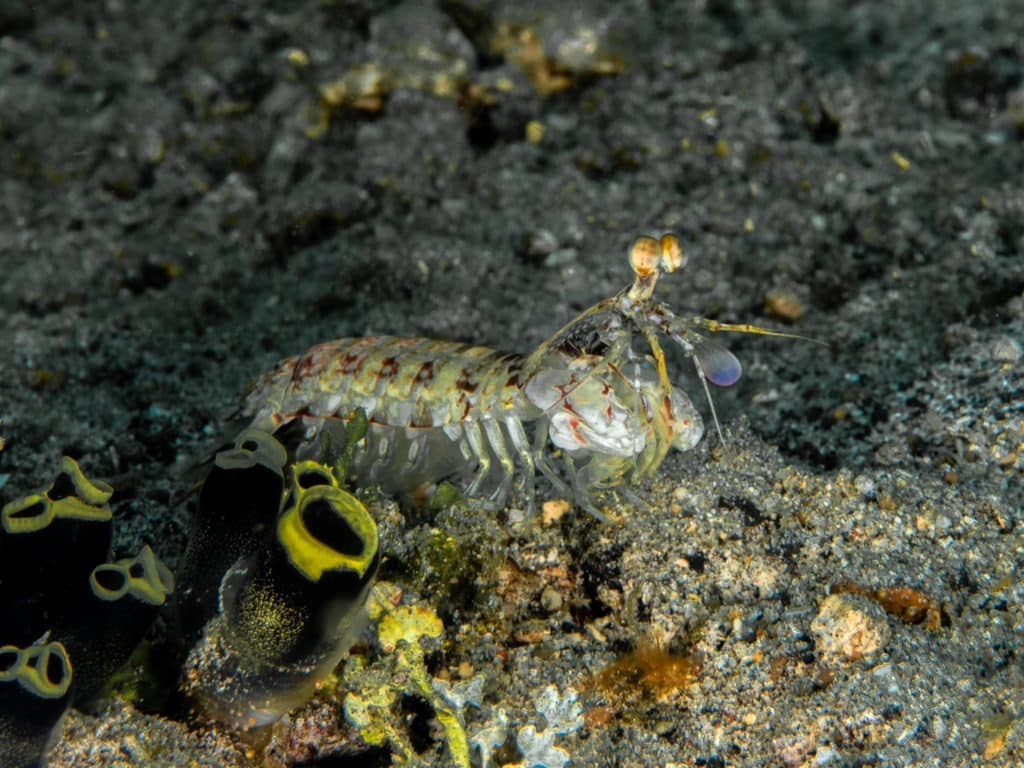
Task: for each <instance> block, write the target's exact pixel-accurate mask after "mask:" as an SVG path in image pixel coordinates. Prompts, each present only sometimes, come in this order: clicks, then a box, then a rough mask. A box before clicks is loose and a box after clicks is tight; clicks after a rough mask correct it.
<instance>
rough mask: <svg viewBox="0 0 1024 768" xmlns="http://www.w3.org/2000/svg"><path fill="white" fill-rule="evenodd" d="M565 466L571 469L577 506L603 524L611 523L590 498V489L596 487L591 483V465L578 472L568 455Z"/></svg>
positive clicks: (570, 475) (570, 476)
mask: <svg viewBox="0 0 1024 768" xmlns="http://www.w3.org/2000/svg"><path fill="white" fill-rule="evenodd" d="M565 464H566V466H567V467H568V468H569V478H570V480H572V491H573V498H574V499H575V500H576V506H577V507H579V508H580V509H583V510H585V511H586V512H587V513H588V514H590V515H592V516H593V517H595V518H597V519H598V520H600V521H601V522H602V523H607V522H609V520H608V517H607V516H606V515H605V514H604V513H603V512H601V510H599V509H598V508H597V507H596V506H594V502H593V500H592V499H591V498H590V489H591V488H592V487H593V486H594V485H595V483H593V482H591V481H590V473H589V472H588V470H589V469H590V464H589V463H588V464H587V465H586V466H584V467H581V468H580V469H579V470H577V469H576V462H574V461H573V460H572V456H570V455H568V454H566V456H565Z"/></svg>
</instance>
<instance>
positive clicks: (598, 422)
mask: <svg viewBox="0 0 1024 768" xmlns="http://www.w3.org/2000/svg"><path fill="white" fill-rule="evenodd" d="M629 258H630V264H631V266H632V268H633V271H634V274H635V279H634V282H633V285H631V286H629V287H628V288H625V289H623V290H622V291H620V292H619V293H618V294H616V295H615V296H612V297H611V298H608V299H605V300H604V301H601V302H599V303H598V304H596V305H594V306H593V307H591V308H590V309H588V310H586V311H584V312H583V313H582V314H580V315H579V316H578V317H576V318H575V319H574V320H572V321H571V322H570V323H569V324H568V325H566V326H565V327H564V328H562V329H561V330H560V331H558V332H557V333H556V334H555V335H554V336H552V337H551V338H550V339H548V340H547V341H545V342H544V343H543V344H541V345H540V346H539V347H538V348H537V349H536V350H535V351H534V352H533V353H532V354H530V355H528V356H522V355H516V354H507V353H502V352H498V351H496V350H493V349H489V348H487V347H476V346H470V345H466V344H458V343H454V342H447V341H435V340H432V339H410V338H396V337H393V336H371V337H366V338H344V339H336V340H334V341H329V342H326V343H323V344H318V345H316V346H314V347H313V348H311V349H310V350H308V351H307V352H305V353H304V354H302V355H299V356H296V357H290V358H287V359H285V360H283V361H281V362H280V363H278V365H277V366H276V367H275V368H274V370H272V371H271V372H270V373H269V374H267V375H266V376H265V377H264V378H263V379H262V380H261V381H260V382H259V383H258V384H257V386H256V388H255V389H254V390H253V392H252V393H251V394H250V395H249V397H248V398H247V400H246V402H245V405H244V407H243V410H242V415H243V416H244V417H251V418H252V424H251V426H252V427H254V428H257V429H262V430H264V431H267V432H278V433H279V434H281V433H283V432H284V428H285V427H289V428H291V427H294V426H298V427H299V430H298V431H299V435H300V438H299V440H298V443H297V445H292V446H290V447H291V448H292V449H293V450H294V451H295V453H296V454H297V455H298V456H300V457H310V458H319V455H318V451H322V446H323V445H324V441H323V437H324V436H331V435H334V434H336V433H337V432H338V431H339V430H340V431H341V434H344V428H345V425H346V424H347V423H348V422H349V420H350V419H352V418H354V416H355V415H356V414H358V412H359V410H360V409H362V411H363V412H364V413H365V416H366V419H367V421H368V426H367V431H366V434H365V436H364V437H363V438H362V439H361V440H360V441H359V442H358V444H357V445H356V447H355V452H354V455H353V456H352V459H351V462H350V465H349V473H350V475H351V476H352V479H353V481H354V482H356V483H357V484H367V485H369V484H378V485H380V486H382V487H383V489H384V490H385V491H387V492H409V491H412V490H415V489H417V488H419V487H421V486H423V485H425V484H429V483H434V482H437V481H439V480H441V479H444V478H447V477H451V476H462V477H463V478H464V479H465V480H466V482H467V485H466V493H467V494H468V495H470V496H477V497H482V498H484V499H485V500H486V501H487V502H488V503H490V504H492V505H494V506H499V505H501V504H503V503H504V502H505V501H506V499H507V498H508V496H509V493H510V492H511V490H512V487H513V484H514V478H515V477H516V474H517V470H519V471H520V474H521V476H522V478H523V488H524V490H525V492H526V494H527V497H528V499H529V501H530V502H531V503H532V499H533V484H534V477H535V474H536V470H540V471H541V473H542V474H543V475H544V476H545V477H547V478H548V480H549V481H550V482H551V483H552V484H553V485H554V486H555V487H556V489H557V490H559V491H560V492H562V493H565V494H566V495H570V494H571V495H572V496H573V497H574V498H575V500H576V503H577V504H578V505H579V506H581V507H582V508H584V509H586V510H587V511H588V512H590V513H591V514H592V515H594V516H595V517H597V518H599V519H604V516H603V515H602V514H601V512H600V511H599V510H598V509H597V508H596V507H595V506H594V504H593V502H592V500H591V496H590V491H591V489H594V488H600V487H612V486H616V485H619V484H621V483H623V482H624V481H627V480H628V481H631V482H632V481H635V480H639V479H642V478H646V477H650V476H651V475H653V474H654V472H655V471H656V470H657V469H658V467H659V466H660V465H661V463H662V461H663V460H664V458H665V456H666V454H667V453H668V451H669V449H670V448H676V449H678V450H681V451H685V450H689V449H691V448H693V447H694V446H695V445H696V444H697V443H698V441H699V440H700V438H701V436H702V435H703V431H704V427H703V422H702V420H701V417H700V414H699V413H698V412H697V410H696V408H694V406H693V404H692V402H691V401H690V398H689V397H688V396H687V395H686V393H685V392H684V391H682V390H681V389H679V388H677V387H675V386H673V385H672V383H671V381H670V379H669V376H668V372H667V370H666V364H665V354H664V352H663V350H662V348H661V345H660V341H659V337H666V338H669V339H671V340H672V341H673V342H675V343H676V344H678V345H679V346H680V347H681V348H682V350H683V352H684V354H685V355H686V356H687V357H689V358H690V359H691V360H693V362H694V364H695V366H696V369H697V373H698V376H699V378H700V380H701V381H702V383H703V385H704V389H705V393H706V394H708V387H707V382H708V381H710V382H712V383H713V384H716V385H719V386H728V385H731V384H733V383H735V382H736V381H737V380H738V379H739V377H740V373H741V370H742V369H741V367H740V363H739V361H738V360H737V359H736V357H735V356H733V355H732V353H730V352H729V351H728V350H726V349H725V348H724V347H722V346H720V345H718V344H717V343H715V342H714V341H712V340H711V339H710V338H708V334H709V333H713V332H717V331H741V332H747V333H764V334H769V335H780V336H785V335H789V334H783V333H777V332H774V331H768V330H766V329H762V328H758V327H755V326H750V325H731V324H725V323H719V322H716V321H714V320H708V319H705V318H699V317H698V318H681V317H677V316H676V315H675V314H674V313H673V312H672V310H671V309H670V308H668V307H667V306H665V305H663V304H661V303H659V302H656V301H654V300H653V298H652V294H653V291H654V287H655V284H656V283H657V280H658V277H659V275H660V274H661V273H662V272H672V271H674V270H676V269H679V268H680V267H682V266H683V264H684V258H683V254H682V251H681V249H680V247H679V241H678V240H677V239H676V237H675V236H674V235H670V234H666V235H663V236H662V237H661V238H660V239H655V238H652V237H641V238H639V239H638V240H637V241H636V242H635V243H634V244H633V247H632V249H631V251H630V255H629ZM708 399H709V402H710V394H708ZM711 412H712V415H714V407H713V405H712V411H711ZM715 423H716V427H717V419H716V420H715ZM286 442H287V441H286ZM549 443H550V444H552V445H554V446H555V447H556V448H558V449H561V453H560V455H561V458H562V461H563V463H564V473H563V472H559V471H558V470H557V469H556V468H555V467H554V466H552V452H551V450H550V447H549ZM563 474H564V475H565V476H566V477H567V478H568V484H567V483H566V481H565V480H563Z"/></svg>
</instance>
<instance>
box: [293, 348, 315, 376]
mask: <svg viewBox="0 0 1024 768" xmlns="http://www.w3.org/2000/svg"><path fill="white" fill-rule="evenodd" d="M313 361H314V357H313V354H312V353H310V354H308V355H303V356H302V357H300V358H299V360H298V362H296V363H295V367H294V368H292V381H300V380H302V379H304V378H306V377H307V376H309V373H310V371H312V370H313Z"/></svg>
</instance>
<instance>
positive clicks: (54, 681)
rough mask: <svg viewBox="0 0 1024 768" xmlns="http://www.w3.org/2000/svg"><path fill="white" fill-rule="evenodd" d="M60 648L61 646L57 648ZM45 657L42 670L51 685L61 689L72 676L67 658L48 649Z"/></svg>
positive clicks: (44, 654)
mask: <svg viewBox="0 0 1024 768" xmlns="http://www.w3.org/2000/svg"><path fill="white" fill-rule="evenodd" d="M56 647H59V646H56ZM42 655H43V668H42V669H41V670H40V672H41V673H42V676H43V678H44V679H45V680H46V682H47V683H48V684H49V685H52V686H54V687H55V688H56V687H59V686H60V685H61V684H62V683H63V682H64V681H65V680H66V679H67V678H68V677H69V676H70V674H71V669H70V668H69V667H68V660H67V656H65V655H64V654H63V653H56V652H53V651H51V650H50V648H47V650H46V651H45V652H44V653H43V654H42Z"/></svg>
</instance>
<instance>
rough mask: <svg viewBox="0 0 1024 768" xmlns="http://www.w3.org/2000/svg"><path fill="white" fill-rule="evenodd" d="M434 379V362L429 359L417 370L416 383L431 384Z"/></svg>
mask: <svg viewBox="0 0 1024 768" xmlns="http://www.w3.org/2000/svg"><path fill="white" fill-rule="evenodd" d="M433 379H434V363H433V361H432V360H427V362H425V363H424V364H423V365H421V366H420V369H419V370H418V371H416V380H415V381H416V383H417V384H429V383H430V382H431V381H433Z"/></svg>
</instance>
